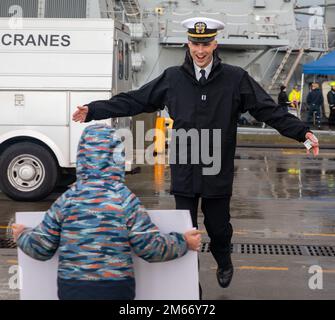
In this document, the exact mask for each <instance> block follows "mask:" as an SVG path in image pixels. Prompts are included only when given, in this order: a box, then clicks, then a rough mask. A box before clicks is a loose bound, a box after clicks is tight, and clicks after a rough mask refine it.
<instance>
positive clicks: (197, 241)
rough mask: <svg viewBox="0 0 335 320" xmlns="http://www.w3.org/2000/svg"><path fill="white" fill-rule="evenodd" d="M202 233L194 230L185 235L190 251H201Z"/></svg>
mask: <svg viewBox="0 0 335 320" xmlns="http://www.w3.org/2000/svg"><path fill="white" fill-rule="evenodd" d="M201 233H202V232H201V231H199V230H196V229H192V230H190V231H186V232H185V233H184V237H185V240H186V243H187V247H188V249H190V250H194V251H199V250H200V246H201Z"/></svg>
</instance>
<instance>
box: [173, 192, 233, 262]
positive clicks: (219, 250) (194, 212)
mask: <svg viewBox="0 0 335 320" xmlns="http://www.w3.org/2000/svg"><path fill="white" fill-rule="evenodd" d="M230 198H231V197H230V196H227V197H224V198H201V211H202V212H203V214H204V218H205V219H204V224H205V227H206V230H207V233H208V236H209V238H210V240H211V242H210V251H211V253H212V254H213V257H214V259H215V260H216V262H217V264H218V266H219V267H221V268H227V266H229V265H230V264H232V262H231V257H230V244H231V238H232V235H233V227H232V225H231V224H230V211H229V210H230ZM175 200H176V209H183V210H190V213H191V218H192V223H193V226H194V227H196V228H197V227H198V221H197V220H198V219H197V218H198V205H199V200H200V197H199V196H198V197H193V198H191V197H190V198H188V197H182V196H176V195H175Z"/></svg>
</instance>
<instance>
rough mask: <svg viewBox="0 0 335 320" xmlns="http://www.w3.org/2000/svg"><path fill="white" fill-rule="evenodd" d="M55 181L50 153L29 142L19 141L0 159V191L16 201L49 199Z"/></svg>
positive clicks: (54, 161)
mask: <svg viewBox="0 0 335 320" xmlns="http://www.w3.org/2000/svg"><path fill="white" fill-rule="evenodd" d="M57 178H58V165H57V163H56V160H55V159H54V157H53V156H52V155H51V153H50V152H49V151H48V149H46V148H45V147H43V146H40V145H38V144H36V143H32V142H19V143H16V144H13V145H11V146H10V147H8V148H7V149H6V150H5V151H4V152H3V153H2V155H1V156H0V189H1V190H2V192H3V193H5V194H6V195H7V196H8V197H10V198H12V199H13V200H18V201H37V200H41V199H43V198H45V197H46V196H48V195H49V194H50V193H51V192H52V190H53V189H54V187H55V185H56V183H57Z"/></svg>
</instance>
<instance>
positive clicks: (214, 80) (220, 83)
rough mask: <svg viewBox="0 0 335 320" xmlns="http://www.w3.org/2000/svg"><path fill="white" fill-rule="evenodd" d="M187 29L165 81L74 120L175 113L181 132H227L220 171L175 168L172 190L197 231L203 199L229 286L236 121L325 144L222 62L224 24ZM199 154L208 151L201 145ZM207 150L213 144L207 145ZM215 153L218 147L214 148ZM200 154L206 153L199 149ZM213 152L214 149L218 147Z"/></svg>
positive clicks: (193, 22)
mask: <svg viewBox="0 0 335 320" xmlns="http://www.w3.org/2000/svg"><path fill="white" fill-rule="evenodd" d="M182 25H183V26H184V27H185V28H187V34H188V50H187V52H186V57H185V61H184V63H183V64H182V65H181V66H174V67H170V68H167V69H166V70H165V71H164V72H163V73H162V74H161V75H160V76H159V77H157V78H156V79H154V80H152V81H151V82H149V83H147V84H145V85H144V86H142V87H141V88H140V89H138V90H133V91H130V92H127V93H126V92H124V93H120V94H118V95H116V96H114V97H112V98H111V99H110V100H100V101H94V102H91V103H89V104H87V105H85V106H80V107H78V109H77V111H76V112H75V113H74V114H73V120H74V121H80V122H84V121H85V122H88V121H91V120H93V119H95V120H98V119H106V118H111V117H112V118H114V117H125V116H134V115H137V114H140V113H142V112H157V111H158V110H163V109H164V107H167V108H168V111H169V115H170V117H171V118H172V119H173V120H174V123H173V126H174V129H175V130H178V129H184V130H186V131H188V130H191V129H193V130H197V131H198V132H200V131H201V130H202V129H207V130H209V132H211V133H212V134H213V129H220V135H221V143H220V146H219V150H220V151H219V152H220V155H221V157H220V161H221V163H220V165H221V166H220V171H219V172H218V173H216V174H215V175H205V174H203V172H204V171H203V169H204V168H205V167H206V164H205V163H202V162H201V160H200V163H193V162H192V161H191V159H190V158H191V156H190V155H191V153H190V151H189V149H190V148H186V149H187V155H188V156H189V157H188V158H187V163H186V164H185V163H183V164H182V163H178V159H177V163H176V164H171V166H170V167H171V193H172V194H173V195H174V197H175V201H176V208H177V209H188V210H190V212H191V217H192V221H193V224H194V226H197V211H198V206H199V203H200V201H199V200H200V199H201V210H202V212H203V214H204V224H205V227H206V230H207V233H208V235H209V237H210V241H211V242H210V250H211V252H212V254H213V256H214V258H215V260H216V262H217V264H218V268H217V272H216V275H217V280H218V282H219V285H220V286H221V287H223V288H226V287H228V286H229V284H230V282H231V279H232V276H233V270H234V269H233V263H232V260H231V254H230V245H231V237H232V234H233V229H232V226H231V224H230V212H229V206H230V198H231V195H232V185H233V177H234V155H235V147H236V132H237V121H238V117H239V114H240V113H243V112H246V111H249V113H250V114H251V115H252V116H254V117H255V118H256V119H257V120H258V121H261V122H265V123H266V124H267V125H269V126H271V127H273V128H275V129H277V130H278V131H279V132H280V133H281V134H282V135H284V136H286V137H289V138H292V139H295V140H297V141H299V142H303V141H305V140H306V139H307V138H310V140H312V148H313V153H314V155H317V154H318V151H319V147H318V142H317V139H316V138H315V136H314V135H313V134H312V132H311V131H309V128H308V127H306V126H305V124H304V123H303V122H301V121H300V120H299V119H298V118H296V117H295V116H293V115H292V114H290V113H288V112H286V111H285V110H284V109H283V108H281V107H279V106H278V105H277V104H276V103H275V102H274V101H273V100H272V99H271V97H270V96H269V95H268V94H267V93H266V92H265V91H264V90H263V89H262V87H261V86H260V85H259V84H258V83H257V82H256V81H255V80H254V79H253V78H252V77H250V76H249V74H248V73H247V72H246V71H245V70H243V69H242V68H240V67H237V66H232V65H228V64H223V63H221V60H220V58H219V56H218V53H217V41H216V40H215V37H216V35H217V32H218V30H220V29H223V28H224V24H223V23H222V22H220V21H217V20H214V19H209V18H203V17H199V18H192V19H187V20H185V21H183V23H182ZM199 144H200V149H201V147H202V145H201V142H200V143H199ZM207 147H208V145H207ZM209 148H212V149H213V143H210V144H209ZM200 151H201V150H200ZM212 151H213V150H212Z"/></svg>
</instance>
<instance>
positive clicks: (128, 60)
mask: <svg viewBox="0 0 335 320" xmlns="http://www.w3.org/2000/svg"><path fill="white" fill-rule="evenodd" d="M125 56H126V57H125V71H124V78H125V80H128V79H129V63H130V59H129V58H130V52H129V43H128V42H126V45H125Z"/></svg>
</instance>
